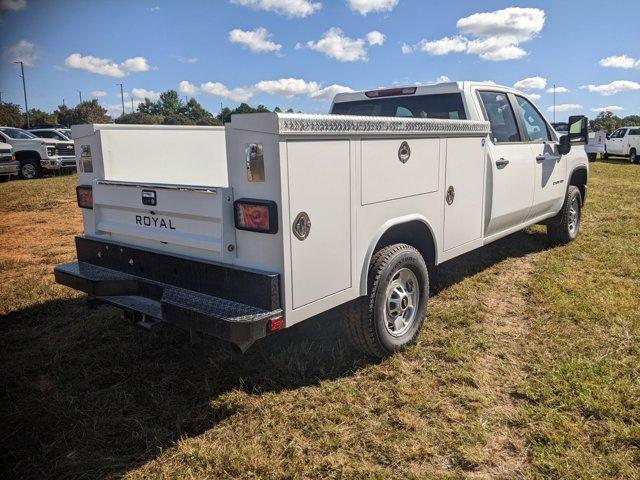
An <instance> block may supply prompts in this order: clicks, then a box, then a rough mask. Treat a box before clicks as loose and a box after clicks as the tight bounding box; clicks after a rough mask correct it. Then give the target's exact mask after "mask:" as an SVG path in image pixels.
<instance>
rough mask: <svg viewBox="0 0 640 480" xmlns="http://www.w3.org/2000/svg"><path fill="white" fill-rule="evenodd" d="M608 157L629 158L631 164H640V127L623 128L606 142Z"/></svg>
mask: <svg viewBox="0 0 640 480" xmlns="http://www.w3.org/2000/svg"><path fill="white" fill-rule="evenodd" d="M605 149H606V154H605V156H606V157H609V156H610V155H613V156H621V157H629V160H630V161H631V163H640V127H622V128H619V129H617V130H616V131H615V132H613V133H612V134H611V135H610V136H609V138H608V139H607V140H606V142H605Z"/></svg>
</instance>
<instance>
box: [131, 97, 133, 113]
mask: <svg viewBox="0 0 640 480" xmlns="http://www.w3.org/2000/svg"><path fill="white" fill-rule="evenodd" d="M131 113H133V97H131Z"/></svg>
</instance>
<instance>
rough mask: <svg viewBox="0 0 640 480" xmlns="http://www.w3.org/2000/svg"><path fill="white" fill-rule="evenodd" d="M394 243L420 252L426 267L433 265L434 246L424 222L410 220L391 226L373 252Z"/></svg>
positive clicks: (434, 256) (434, 259)
mask: <svg viewBox="0 0 640 480" xmlns="http://www.w3.org/2000/svg"><path fill="white" fill-rule="evenodd" d="M394 243H406V244H407V245H411V246H412V247H414V248H415V249H416V250H418V251H419V252H420V255H422V258H424V260H425V262H426V263H427V266H428V267H431V266H433V265H435V261H436V245H435V242H434V241H433V235H432V234H431V230H430V229H429V227H427V225H426V224H425V223H424V222H421V221H419V220H412V221H410V222H406V223H400V224H398V225H393V226H392V227H390V228H389V229H388V230H387V231H386V232H384V233H383V234H382V236H381V237H380V240H378V243H377V244H376V248H375V249H374V251H373V252H374V254H375V252H377V251H379V250H381V249H383V248H384V247H386V246H388V245H393V244H394Z"/></svg>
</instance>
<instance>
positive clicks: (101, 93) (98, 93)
mask: <svg viewBox="0 0 640 480" xmlns="http://www.w3.org/2000/svg"><path fill="white" fill-rule="evenodd" d="M91 96H92V97H95V98H102V97H106V96H107V92H105V91H104V90H94V91H93V92H91Z"/></svg>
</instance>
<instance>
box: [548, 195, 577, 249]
mask: <svg viewBox="0 0 640 480" xmlns="http://www.w3.org/2000/svg"><path fill="white" fill-rule="evenodd" d="M581 220H582V196H581V195H580V190H579V189H578V187H576V186H575V185H569V188H568V189H567V195H566V197H565V199H564V204H563V205H562V210H560V213H558V215H556V216H555V217H554V218H552V219H551V220H550V221H549V222H548V223H547V235H548V236H549V239H550V240H551V242H552V243H555V244H560V245H565V244H567V243H569V242H571V241H572V240H575V238H576V237H577V236H578V231H579V230H580V221H581Z"/></svg>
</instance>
